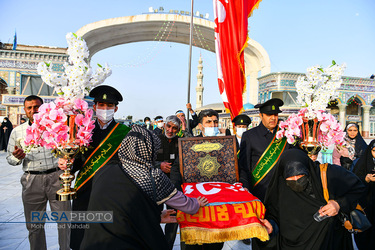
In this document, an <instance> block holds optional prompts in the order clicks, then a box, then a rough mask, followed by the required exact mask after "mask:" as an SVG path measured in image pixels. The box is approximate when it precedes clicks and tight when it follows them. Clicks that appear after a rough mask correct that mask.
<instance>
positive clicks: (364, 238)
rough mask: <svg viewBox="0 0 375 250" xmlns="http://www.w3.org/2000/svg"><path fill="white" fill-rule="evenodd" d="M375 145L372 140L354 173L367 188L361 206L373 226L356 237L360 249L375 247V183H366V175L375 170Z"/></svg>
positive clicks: (374, 141)
mask: <svg viewBox="0 0 375 250" xmlns="http://www.w3.org/2000/svg"><path fill="white" fill-rule="evenodd" d="M374 145H375V140H372V141H371V142H370V144H369V145H368V147H367V149H366V151H365V153H364V154H363V156H362V157H361V158H360V159H359V160H358V162H357V164H356V165H355V166H354V169H353V172H354V174H356V175H357V176H358V177H359V178H360V179H361V181H362V182H363V183H364V184H365V186H366V191H365V192H364V194H363V196H362V199H361V200H360V202H359V204H360V205H361V206H362V207H363V208H364V209H365V213H366V216H367V218H368V219H369V221H370V222H371V224H372V227H371V228H370V229H368V230H366V231H365V232H362V233H358V234H355V235H354V238H355V242H356V244H357V247H358V249H360V250H361V249H372V248H374V246H375V182H372V181H370V182H369V183H367V182H366V181H365V178H366V175H367V174H369V173H370V172H371V170H374V169H375V162H374V157H373V156H372V153H371V150H372V148H373V147H374Z"/></svg>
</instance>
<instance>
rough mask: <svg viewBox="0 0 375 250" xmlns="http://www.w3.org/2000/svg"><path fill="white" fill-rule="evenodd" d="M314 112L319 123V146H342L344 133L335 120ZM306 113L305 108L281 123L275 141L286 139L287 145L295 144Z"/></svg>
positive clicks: (324, 114)
mask: <svg viewBox="0 0 375 250" xmlns="http://www.w3.org/2000/svg"><path fill="white" fill-rule="evenodd" d="M314 112H315V114H316V118H317V119H318V122H319V129H318V141H319V142H320V144H321V146H323V147H324V148H327V147H328V146H330V145H331V144H337V145H343V143H344V136H345V132H343V129H342V127H341V124H340V123H339V122H338V121H337V120H336V118H335V117H334V116H332V115H331V114H329V113H327V112H324V111H322V110H319V111H314ZM307 113H308V110H307V108H303V109H301V110H300V111H299V112H298V114H292V115H290V116H289V117H288V119H287V120H286V121H281V122H280V124H279V128H280V130H279V131H278V132H277V134H276V139H281V138H282V137H286V138H287V141H288V143H289V144H294V143H296V139H298V138H301V137H302V131H301V125H302V124H303V120H304V118H307Z"/></svg>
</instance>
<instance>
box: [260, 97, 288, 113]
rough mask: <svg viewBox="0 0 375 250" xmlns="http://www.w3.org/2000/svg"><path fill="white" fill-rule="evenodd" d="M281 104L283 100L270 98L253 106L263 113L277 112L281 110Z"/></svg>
mask: <svg viewBox="0 0 375 250" xmlns="http://www.w3.org/2000/svg"><path fill="white" fill-rule="evenodd" d="M283 105H284V102H283V101H282V100H280V99H279V98H272V99H270V100H268V101H266V102H265V103H262V104H257V105H255V106H254V108H257V109H259V112H260V113H263V114H278V113H281V112H282V111H281V110H280V109H279V107H281V106H283Z"/></svg>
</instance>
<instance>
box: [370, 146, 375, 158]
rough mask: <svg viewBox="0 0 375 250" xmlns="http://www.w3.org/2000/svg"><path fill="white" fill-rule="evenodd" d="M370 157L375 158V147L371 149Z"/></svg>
mask: <svg viewBox="0 0 375 250" xmlns="http://www.w3.org/2000/svg"><path fill="white" fill-rule="evenodd" d="M371 154H372V158H375V148H373V149H371Z"/></svg>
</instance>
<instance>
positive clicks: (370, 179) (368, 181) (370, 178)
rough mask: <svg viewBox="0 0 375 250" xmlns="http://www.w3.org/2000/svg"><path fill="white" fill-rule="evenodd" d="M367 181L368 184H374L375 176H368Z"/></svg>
mask: <svg viewBox="0 0 375 250" xmlns="http://www.w3.org/2000/svg"><path fill="white" fill-rule="evenodd" d="M365 181H366V182H367V183H370V181H372V182H374V181H375V174H367V175H366V178H365Z"/></svg>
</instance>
